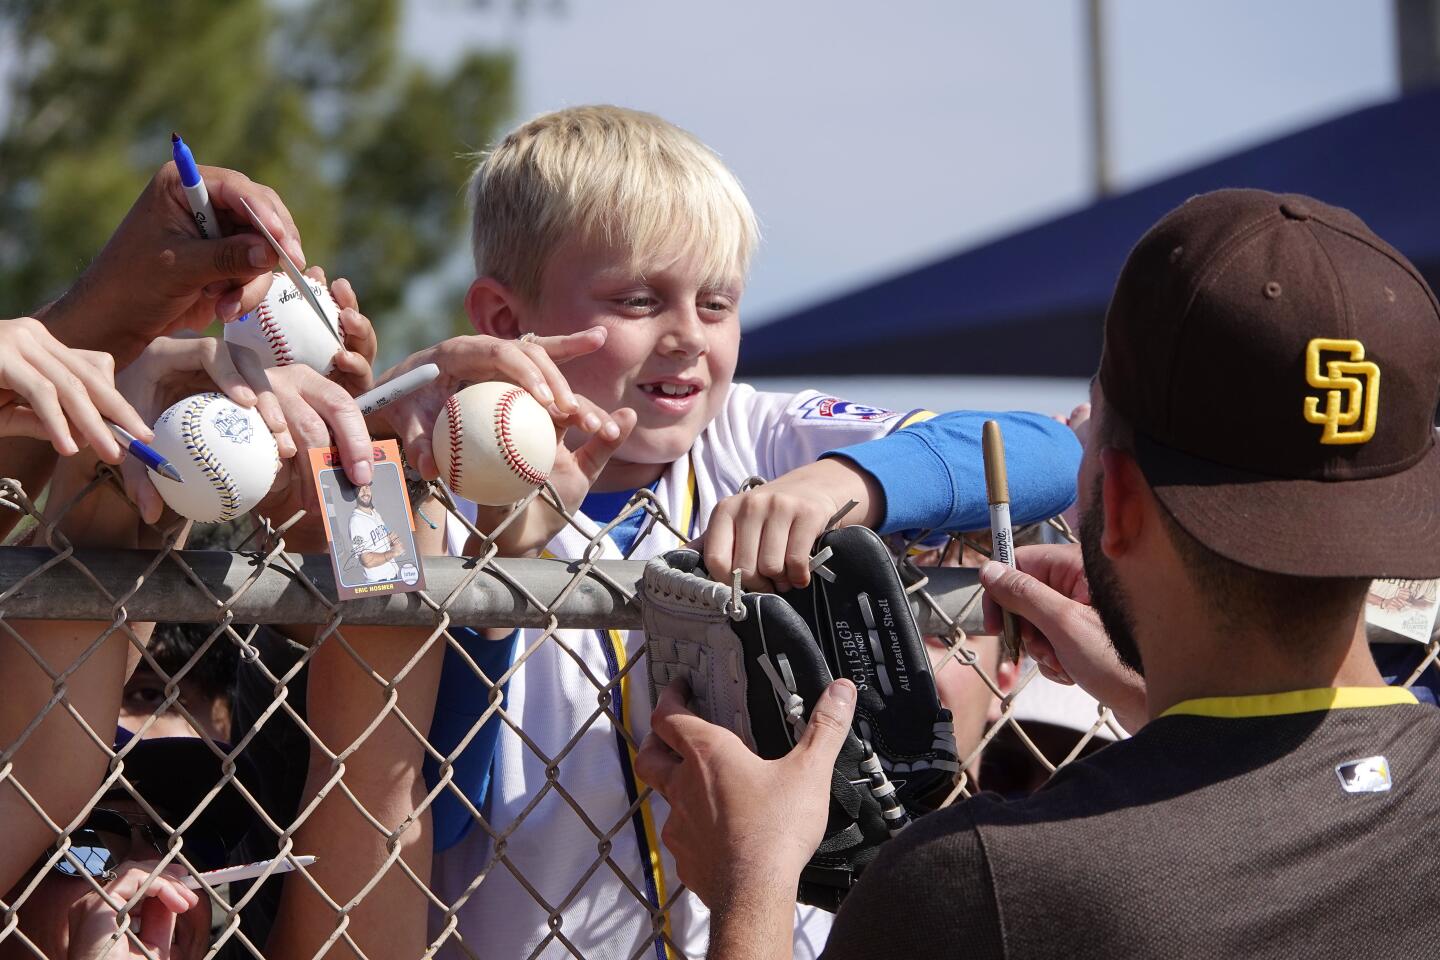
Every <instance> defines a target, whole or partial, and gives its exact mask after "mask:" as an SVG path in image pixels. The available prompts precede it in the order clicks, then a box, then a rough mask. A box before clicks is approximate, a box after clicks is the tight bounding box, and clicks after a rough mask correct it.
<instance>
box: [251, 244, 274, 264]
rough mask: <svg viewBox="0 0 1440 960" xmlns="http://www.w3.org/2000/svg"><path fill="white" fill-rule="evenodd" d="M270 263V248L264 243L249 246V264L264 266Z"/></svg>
mask: <svg viewBox="0 0 1440 960" xmlns="http://www.w3.org/2000/svg"><path fill="white" fill-rule="evenodd" d="M269 265H270V248H269V247H267V246H265V245H264V244H260V243H257V244H254V245H252V246H251V247H250V266H252V267H266V266H269Z"/></svg>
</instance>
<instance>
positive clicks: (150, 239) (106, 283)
mask: <svg viewBox="0 0 1440 960" xmlns="http://www.w3.org/2000/svg"><path fill="white" fill-rule="evenodd" d="M200 175H201V176H202V177H203V178H204V180H205V186H206V188H207V189H208V190H209V192H210V200H211V202H212V203H213V204H214V206H215V210H216V213H217V215H218V216H219V218H220V220H221V225H222V229H223V230H224V231H225V232H226V233H227V236H224V237H222V238H220V239H214V240H202V239H200V237H199V235H198V234H197V233H196V230H195V223H194V221H193V220H192V219H191V216H190V208H189V206H188V205H187V204H186V202H185V192H184V190H183V189H182V187H181V186H180V174H179V172H178V171H177V170H176V169H175V164H173V163H167V164H165V166H163V167H161V168H160V171H159V172H158V173H156V174H155V176H154V178H153V179H151V181H150V184H149V186H147V187H146V188H145V191H144V192H143V193H141V194H140V197H139V199H137V200H136V201H135V205H134V206H133V207H131V208H130V212H129V213H128V214H126V216H125V219H124V220H123V221H121V223H120V226H119V227H118V228H116V230H115V233H114V234H113V235H112V236H111V238H110V241H109V242H108V243H107V244H106V245H105V248H104V249H103V250H101V251H100V254H99V256H97V257H96V258H95V260H94V261H93V262H92V263H91V264H90V267H89V268H88V269H87V270H86V271H85V273H84V274H83V275H82V276H81V277H80V279H79V280H78V281H77V282H76V284H75V285H74V286H73V287H71V289H70V290H69V291H67V292H66V293H65V295H64V296H62V297H61V298H60V299H59V300H58V301H56V302H55V303H54V304H52V305H51V306H50V307H49V308H48V309H47V310H46V311H45V312H44V314H43V317H42V319H43V320H44V321H45V324H46V326H48V327H49V328H50V329H51V330H52V331H53V332H54V333H55V335H56V337H58V338H59V339H60V340H61V341H62V342H64V343H66V344H68V345H70V346H72V347H81V348H84V349H91V350H106V351H109V352H110V353H112V354H113V355H114V356H115V359H116V361H117V363H119V364H120V365H121V366H122V367H123V366H124V365H125V364H126V363H128V362H129V361H130V360H131V359H133V358H134V357H135V356H136V355H138V354H139V353H140V351H141V350H143V349H145V346H146V345H147V344H148V343H149V342H150V341H151V340H153V339H154V338H155V337H158V336H161V335H163V334H166V333H171V332H174V331H178V330H186V329H189V330H197V329H201V328H203V327H204V326H206V325H207V324H209V323H210V322H211V321H212V320H214V319H215V318H217V317H218V318H220V319H221V320H224V321H230V320H234V319H236V318H237V317H239V316H240V315H241V314H242V313H244V312H246V311H247V310H250V309H251V308H253V307H255V306H256V305H257V304H259V302H260V300H261V299H262V298H263V297H264V296H265V291H267V290H268V289H269V288H270V273H271V271H272V270H273V269H274V267H275V266H276V264H277V262H278V258H277V257H276V255H275V252H274V251H273V250H271V249H270V246H269V244H268V243H266V241H265V238H264V237H262V236H260V234H259V233H258V232H256V231H255V230H254V227H253V226H252V225H251V223H250V221H249V219H248V217H247V215H246V214H245V212H244V207H243V206H241V203H240V201H241V199H242V198H243V199H245V200H246V201H248V202H249V204H250V206H251V208H252V209H254V211H255V213H256V216H258V217H259V218H260V220H261V221H262V222H263V223H264V224H265V226H266V228H267V229H269V230H270V232H271V233H272V234H274V236H275V238H276V239H277V240H278V241H279V242H280V243H281V244H282V245H283V246H284V247H285V250H286V252H287V253H289V254H290V256H291V257H293V258H294V259H295V261H296V262H297V263H304V262H305V252H304V251H303V250H302V249H301V248H300V233H299V231H298V230H297V229H296V228H295V222H294V220H293V219H291V216H290V211H288V210H287V209H286V208H285V204H284V203H282V202H281V200H280V197H279V196H278V195H277V194H276V193H275V191H274V190H271V189H270V188H269V187H265V186H261V185H260V184H258V183H254V182H252V181H251V180H250V178H248V177H246V176H245V175H244V174H241V173H236V172H235V171H233V170H225V169H221V168H219V167H201V168H200Z"/></svg>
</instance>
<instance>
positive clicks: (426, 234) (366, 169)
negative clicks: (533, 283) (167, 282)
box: [0, 0, 514, 358]
mask: <svg viewBox="0 0 1440 960" xmlns="http://www.w3.org/2000/svg"><path fill="white" fill-rule="evenodd" d="M402 6H403V3H402V0H225V2H223V3H189V2H182V3H156V2H154V0H67V2H65V3H54V2H50V0H0V36H3V34H5V33H8V34H9V37H10V40H11V42H12V43H13V44H14V46H15V49H16V51H17V56H16V57H15V58H14V63H13V66H12V67H11V69H10V72H9V76H8V80H9V85H10V97H9V102H8V119H7V123H6V125H5V128H4V131H3V134H0V224H3V227H0V316H17V315H20V314H23V313H26V312H28V311H31V310H33V309H35V307H37V306H38V305H39V304H41V303H44V302H46V301H47V300H49V299H51V298H53V297H54V296H55V295H56V294H58V293H59V292H60V291H61V290H63V289H64V288H65V287H66V286H67V285H68V284H69V283H70V282H71V281H73V280H74V278H75V277H76V275H77V274H78V273H79V272H80V271H81V270H82V269H83V268H84V266H85V264H86V263H87V262H88V261H89V258H90V257H91V256H93V255H94V254H95V253H96V252H97V251H98V250H99V248H100V246H101V245H102V244H103V243H104V241H105V239H106V237H108V236H109V234H110V231H111V230H112V229H113V228H114V226H115V224H117V223H118V222H119V220H120V218H121V217H122V216H123V215H124V213H125V211H126V210H127V209H128V208H129V205H130V203H131V202H132V201H133V200H134V198H135V196H136V194H137V193H138V192H139V191H140V189H141V187H142V186H143V185H144V184H145V182H146V181H147V180H148V179H149V178H150V176H151V175H152V174H153V173H154V171H155V169H156V168H157V167H158V166H159V165H160V164H161V163H163V162H165V161H166V160H167V159H169V156H170V133H171V131H172V130H178V131H180V132H181V133H182V135H183V136H184V137H185V138H186V140H187V141H188V142H190V143H191V144H192V146H193V148H194V149H195V151H196V157H197V159H198V160H199V161H200V162H201V163H210V164H215V165H218V166H227V167H232V168H234V169H237V170H241V171H244V172H245V173H247V174H248V175H249V176H251V177H252V178H253V179H255V180H258V181H260V182H262V183H266V184H268V185H270V186H272V187H274V188H275V189H276V190H278V191H279V192H280V195H281V196H282V197H284V198H285V202H286V204H287V205H288V206H289V207H290V209H291V212H292V213H293V214H294V215H295V219H296V221H297V223H298V224H299V226H300V229H301V232H302V234H303V236H304V240H305V252H306V254H307V255H308V256H309V257H310V260H311V262H312V263H316V264H319V265H320V266H322V267H324V268H325V269H326V272H327V273H328V274H329V275H330V276H332V277H335V276H346V277H349V278H350V279H351V281H352V282H353V283H354V285H355V288H356V291H357V292H358V293H359V295H360V302H361V307H362V308H363V309H364V310H365V312H366V313H367V314H368V315H369V316H370V317H371V319H372V320H374V321H375V323H376V326H377V327H378V328H379V329H380V335H381V342H382V345H383V352H384V354H385V355H387V356H389V357H391V358H393V357H395V356H397V355H399V354H400V353H401V352H403V351H404V350H406V349H408V348H410V347H413V346H416V345H418V344H419V343H420V342H421V341H423V340H425V339H427V338H430V337H434V336H440V335H446V334H448V333H450V332H452V330H456V329H460V328H461V326H462V325H463V324H457V323H455V322H454V321H452V320H449V319H448V318H446V319H442V320H441V322H439V323H438V324H437V323H436V322H434V320H433V319H430V318H418V317H414V316H410V315H408V314H407V313H406V312H405V306H404V304H405V293H406V290H407V288H408V287H409V286H410V284H411V282H412V281H413V280H414V279H415V278H416V277H420V276H424V275H426V274H429V273H432V272H434V271H437V270H439V269H440V268H441V267H442V266H443V264H444V263H445V262H446V261H447V260H449V259H451V258H453V257H454V256H455V254H456V251H457V250H459V249H462V248H463V245H464V243H465V239H464V237H465V231H464V221H465V216H464V203H463V189H462V188H463V186H464V182H465V178H466V176H467V174H468V172H469V163H468V160H467V159H466V155H467V154H469V153H471V152H473V151H475V150H477V149H479V148H480V147H482V146H484V145H485V144H486V143H488V142H489V141H490V139H491V138H492V136H493V135H494V134H495V132H496V129H497V127H498V125H499V124H500V123H501V122H503V121H504V120H505V119H506V118H507V116H508V114H509V113H510V110H511V104H512V94H513V86H512V83H513V80H512V78H513V75H514V71H513V63H512V60H511V58H510V56H509V55H507V54H497V53H478V52H472V53H470V54H469V55H467V56H465V57H464V58H462V59H461V60H460V62H459V63H457V64H456V65H455V67H454V68H453V69H452V70H450V71H449V72H448V73H444V74H440V73H437V72H435V71H433V70H432V69H429V68H428V67H427V66H426V65H423V64H419V63H416V62H413V61H410V60H407V59H406V58H405V57H404V56H403V55H402V53H401V51H400V50H399V47H398V33H399V23H400V16H401V13H402ZM449 302H451V303H454V304H455V308H454V310H453V311H452V314H453V316H454V317H457V318H459V317H461V316H462V314H461V311H460V310H459V302H458V298H453V299H451V300H450V301H449Z"/></svg>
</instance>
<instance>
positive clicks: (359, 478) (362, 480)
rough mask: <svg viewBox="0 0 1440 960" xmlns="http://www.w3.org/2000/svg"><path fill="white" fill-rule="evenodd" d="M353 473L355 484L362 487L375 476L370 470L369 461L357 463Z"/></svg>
mask: <svg viewBox="0 0 1440 960" xmlns="http://www.w3.org/2000/svg"><path fill="white" fill-rule="evenodd" d="M353 472H354V474H355V482H356V483H357V484H362V485H363V484H366V483H369V482H370V481H371V480H372V479H374V476H375V471H374V470H372V469H370V461H369V460H361V461H359V462H358V463H356V464H355V469H354V471H353Z"/></svg>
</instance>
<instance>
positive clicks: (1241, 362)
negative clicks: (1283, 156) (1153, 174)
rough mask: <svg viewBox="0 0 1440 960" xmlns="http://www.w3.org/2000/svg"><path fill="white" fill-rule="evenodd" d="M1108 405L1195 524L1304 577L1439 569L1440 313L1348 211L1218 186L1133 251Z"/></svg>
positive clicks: (1118, 301) (1170, 503)
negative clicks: (1438, 434)
mask: <svg viewBox="0 0 1440 960" xmlns="http://www.w3.org/2000/svg"><path fill="white" fill-rule="evenodd" d="M1100 386H1101V388H1102V389H1103V390H1104V394H1105V402H1106V403H1107V404H1108V405H1110V406H1111V407H1113V408H1114V409H1115V410H1116V411H1117V412H1119V413H1120V414H1121V415H1122V416H1123V417H1124V418H1125V419H1126V420H1128V421H1129V422H1130V423H1131V424H1132V425H1133V426H1134V428H1135V454H1136V459H1137V460H1138V462H1139V464H1140V467H1141V469H1142V470H1143V471H1144V473H1145V477H1146V479H1147V480H1148V481H1149V483H1150V485H1151V487H1152V489H1153V490H1154V492H1155V495H1156V497H1157V498H1159V500H1160V502H1161V503H1162V504H1164V505H1165V507H1166V509H1168V510H1169V511H1170V513H1171V514H1172V515H1173V516H1174V518H1175V520H1176V521H1177V522H1178V523H1179V524H1180V526H1181V527H1183V528H1184V529H1185V530H1186V531H1187V532H1188V533H1189V534H1190V535H1191V536H1193V537H1194V538H1195V539H1197V540H1199V541H1200V542H1201V543H1203V544H1205V545H1206V546H1207V547H1209V548H1210V549H1211V550H1214V551H1215V552H1216V553H1218V554H1220V555H1221V556H1223V557H1226V558H1228V559H1230V560H1233V561H1235V562H1236V563H1240V564H1243V565H1245V566H1248V567H1252V568H1255V569H1259V570H1268V571H1271V572H1274V573H1281V574H1288V575H1292V576H1306V577H1407V578H1417V579H1420V578H1431V577H1440V447H1437V445H1436V443H1435V414H1436V406H1437V403H1440V308H1437V304H1436V300H1435V294H1434V293H1432V292H1431V290H1430V288H1429V286H1427V285H1426V283H1425V281H1424V280H1423V279H1422V278H1421V276H1420V274H1419V273H1418V272H1417V271H1416V270H1415V268H1414V267H1413V266H1412V265H1411V264H1410V262H1409V261H1408V260H1406V259H1405V258H1404V257H1403V256H1401V255H1400V253H1399V252H1398V251H1396V250H1395V249H1394V248H1393V247H1391V246H1390V245H1389V244H1387V243H1386V242H1385V241H1383V240H1381V239H1380V238H1379V237H1377V236H1376V235H1375V234H1374V233H1372V232H1371V231H1370V228H1369V227H1367V226H1365V224H1364V223H1363V222H1362V221H1361V220H1360V218H1359V217H1357V216H1355V215H1354V214H1353V213H1351V212H1349V211H1348V210H1342V209H1340V208H1338V207H1332V206H1328V205H1327V204H1324V203H1321V202H1320V201H1318V200H1312V199H1311V198H1309V197H1303V196H1299V195H1295V194H1286V195H1279V194H1273V193H1267V192H1265V191H1263V190H1218V191H1216V192H1214V193H1207V194H1203V195H1201V196H1198V197H1194V198H1192V199H1191V200H1189V201H1187V202H1186V203H1185V204H1183V205H1182V206H1180V207H1178V208H1176V209H1175V210H1173V211H1171V212H1170V213H1169V214H1167V215H1166V216H1165V217H1164V218H1163V219H1162V220H1161V221H1160V222H1159V223H1157V224H1156V225H1155V226H1154V227H1152V228H1151V229H1150V231H1149V232H1148V233H1146V234H1145V236H1144V237H1142V238H1141V240H1140V242H1139V243H1138V244H1137V245H1136V246H1135V249H1134V250H1132V251H1131V252H1130V257H1129V259H1127V260H1126V262H1125V266H1124V268H1123V269H1122V270H1121V272H1120V279H1119V281H1118V282H1117V284H1116V286H1115V294H1114V296H1113V297H1112V298H1111V301H1110V309H1109V312H1108V313H1107V315H1106V317H1105V349H1104V353H1103V355H1102V356H1101V359H1100Z"/></svg>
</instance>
